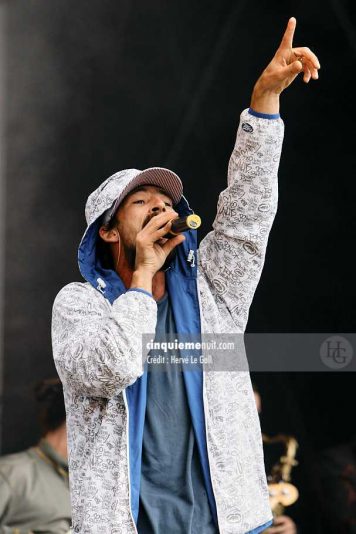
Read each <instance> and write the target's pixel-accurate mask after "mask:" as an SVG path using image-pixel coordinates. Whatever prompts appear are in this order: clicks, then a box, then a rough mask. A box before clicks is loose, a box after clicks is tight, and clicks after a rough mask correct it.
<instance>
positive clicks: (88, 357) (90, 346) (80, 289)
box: [52, 283, 157, 397]
mask: <svg viewBox="0 0 356 534" xmlns="http://www.w3.org/2000/svg"><path fill="white" fill-rule="evenodd" d="M156 321H157V305H156V303H155V301H154V300H153V298H151V297H150V296H148V295H147V294H144V293H143V292H138V291H128V292H126V293H125V294H124V295H121V296H120V297H119V298H118V299H116V300H115V302H114V303H113V305H112V306H111V304H110V303H109V302H108V301H107V300H106V299H104V298H103V297H102V295H100V293H98V292H97V291H96V290H95V289H94V288H92V287H91V286H89V284H79V283H74V284H69V285H68V286H66V287H64V288H63V289H62V290H61V291H60V292H59V294H58V295H57V298H56V300H55V302H54V305H53V319H52V345H53V356H54V361H55V364H56V368H57V371H58V374H59V376H60V378H61V380H62V382H63V383H64V384H66V386H67V388H68V389H69V390H71V391H72V392H73V393H77V394H81V395H87V396H93V397H112V396H113V395H115V394H117V393H118V392H119V391H120V390H122V389H124V388H126V387H127V386H129V385H130V384H132V383H133V382H135V380H136V379H137V378H138V377H139V376H141V375H142V374H143V356H144V354H143V352H142V334H145V333H146V334H149V333H154V332H155V328H156Z"/></svg>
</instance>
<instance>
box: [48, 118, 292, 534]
mask: <svg viewBox="0 0 356 534" xmlns="http://www.w3.org/2000/svg"><path fill="white" fill-rule="evenodd" d="M282 140H283V121H282V120H281V119H274V120H268V119H262V118H257V117H255V116H252V115H251V114H249V113H248V111H247V110H245V111H244V112H243V113H242V115H241V121H240V126H239V128H238V133H237V140H236V145H235V148H234V151H233V153H232V156H231V159H230V163H229V170H228V187H227V189H225V190H224V191H223V192H222V193H221V194H220V197H219V202H218V209H217V216H216V219H215V222H214V225H213V228H214V229H213V231H211V232H210V233H209V234H208V235H207V236H206V237H205V238H204V239H203V241H202V242H201V244H200V247H199V254H198V293H199V305H200V315H201V325H202V332H206V333H209V334H211V333H242V332H244V330H245V327H246V323H247V319H248V312H249V307H250V304H251V301H252V298H253V295H254V292H255V289H256V286H257V284H258V281H259V279H260V275H261V271H262V267H263V263H264V257H265V250H266V246H267V240H268V235H269V231H270V229H271V225H272V222H273V219H274V216H275V213H276V209H277V171H278V165H279V159H280V153H281V146H282ZM109 188H110V184H109ZM104 191H105V188H104ZM115 195H116V196H117V191H115ZM103 197H105V194H103ZM114 200H115V197H113V198H108V197H105V198H102V199H100V198H96V199H95V209H94V211H93V210H92V208H93V206H91V208H90V213H89V212H88V209H87V219H88V222H89V223H90V222H93V221H94V220H95V219H97V217H99V216H100V215H101V214H102V213H103V212H104V211H105V210H106V209H108V207H110V206H111V204H112V202H113V201H114ZM156 320H157V305H156V303H155V301H154V300H153V299H152V298H150V297H149V296H148V295H146V294H144V293H140V292H127V293H125V294H123V295H121V296H120V297H118V298H117V299H116V300H115V302H114V303H113V305H111V304H110V303H109V302H108V301H107V300H106V299H105V298H104V296H103V295H102V294H101V293H100V291H98V290H96V289H94V288H93V287H92V286H91V285H90V284H88V283H73V284H69V285H68V286H66V287H65V288H63V289H62V290H61V291H60V293H59V294H58V296H57V298H56V300H55V303H54V307H53V323H52V340H53V353H54V359H55V363H56V367H57V370H58V373H59V375H60V377H61V380H62V382H63V385H64V392H65V402H66V409H67V424H68V444H69V468H70V487H71V501H72V513H73V531H74V532H79V533H81V534H99V533H100V534H133V533H135V532H137V530H136V526H135V523H134V521H133V518H132V515H131V510H130V497H129V496H130V482H129V463H128V417H127V403H126V397H125V388H126V387H127V386H128V385H130V384H132V383H134V382H135V380H136V379H137V378H138V377H139V376H141V375H142V373H143V364H142V352H141V343H142V334H144V333H152V332H154V331H155V326H156ZM203 397H204V409H205V418H206V432H207V449H208V455H209V463H210V473H211V480H212V485H213V490H214V496H215V500H216V506H217V514H218V522H219V530H220V533H221V534H246V533H247V532H250V531H252V530H253V529H255V528H257V527H259V526H260V525H263V524H265V523H266V522H268V521H269V520H270V519H271V518H272V514H271V510H270V506H269V499H268V490H267V484H266V478H265V471H264V462H263V452H262V440H261V431H260V425H259V419H258V415H257V411H256V406H255V401H254V395H253V391H252V387H251V381H250V377H249V373H248V372H246V371H245V372H242V371H229V372H228V371H219V372H204V373H203Z"/></svg>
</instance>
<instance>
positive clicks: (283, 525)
mask: <svg viewBox="0 0 356 534" xmlns="http://www.w3.org/2000/svg"><path fill="white" fill-rule="evenodd" d="M263 532H264V534H297V527H296V524H295V523H294V521H293V520H292V519H291V518H290V517H288V516H287V515H280V516H278V517H275V518H274V521H273V526H272V527H270V528H268V529H267V530H264V531H263Z"/></svg>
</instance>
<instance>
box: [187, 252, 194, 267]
mask: <svg viewBox="0 0 356 534" xmlns="http://www.w3.org/2000/svg"><path fill="white" fill-rule="evenodd" d="M187 262H188V263H190V266H191V267H195V256H194V250H190V251H189V253H188V257H187Z"/></svg>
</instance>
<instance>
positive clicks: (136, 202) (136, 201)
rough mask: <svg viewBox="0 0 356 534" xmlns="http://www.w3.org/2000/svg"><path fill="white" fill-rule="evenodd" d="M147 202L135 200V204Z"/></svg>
mask: <svg viewBox="0 0 356 534" xmlns="http://www.w3.org/2000/svg"><path fill="white" fill-rule="evenodd" d="M144 202H145V201H144V200H142V199H140V200H134V202H133V203H134V204H140V203H144Z"/></svg>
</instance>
